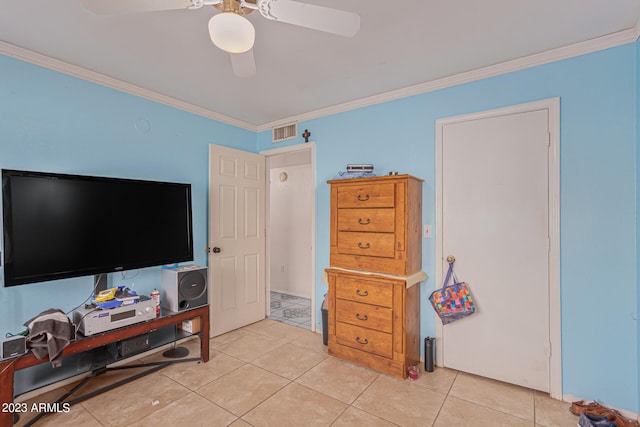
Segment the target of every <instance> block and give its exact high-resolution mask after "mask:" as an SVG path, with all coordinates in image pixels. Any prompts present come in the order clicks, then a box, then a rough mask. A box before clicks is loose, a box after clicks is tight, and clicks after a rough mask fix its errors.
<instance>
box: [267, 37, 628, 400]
mask: <svg viewBox="0 0 640 427" xmlns="http://www.w3.org/2000/svg"><path fill="white" fill-rule="evenodd" d="M635 70H636V46H635V44H628V45H625V46H621V47H617V48H613V49H608V50H605V51H601V52H597V53H592V54H589V55H584V56H580V57H577V58H572V59H568V60H564V61H560V62H556V63H552V64H548V65H544V66H539V67H535V68H530V69H527V70H523V71H518V72H513V73H510V74H506V75H503V76H499V77H494V78H490V79H485V80H482V81H478V82H473V83H468V84H464V85H459V86H456V87H452V88H447V89H443V90H440V91H435V92H430V93H425V94H421V95H416V96H413V97H410V98H405V99H401V100H396V101H392V102H388V103H385V104H380V105H375V106H371V107H367V108H362V109H358V110H354V111H349V112H345V113H341V114H336V115H333V116H329V117H323V118H319V119H315V120H309V121H306V122H302V123H300V124H299V128H300V129H305V128H307V129H309V130H310V131H311V133H312V137H311V140H313V141H315V142H316V143H317V182H316V185H317V188H316V190H317V201H316V206H317V212H316V215H317V218H316V222H317V234H316V238H317V249H316V250H317V259H316V265H317V279H316V280H317V284H318V285H317V295H316V301H322V296H323V295H324V293H325V292H326V285H325V284H324V283H323V282H322V275H321V274H322V270H323V269H324V268H326V267H327V266H328V265H329V209H328V204H329V186H328V185H327V184H326V182H325V181H326V180H327V179H330V178H332V177H333V176H334V175H335V174H336V173H337V172H338V171H339V170H343V169H344V168H345V165H346V164H347V163H373V164H374V165H375V168H376V172H377V173H378V174H386V173H387V172H388V171H390V170H394V171H400V172H401V173H410V174H412V175H415V176H417V177H420V178H423V179H424V180H425V182H424V192H423V206H424V208H423V223H424V224H432V225H433V224H434V218H435V210H434V205H435V193H434V188H433V185H434V179H435V163H434V147H435V120H436V119H438V118H443V117H450V116H456V115H460V114H465V113H470V112H476V111H482V110H487V109H493V108H499V107H504V106H509V105H514V104H520V103H526V102H530V101H535V100H540V99H545V98H552V97H558V96H559V97H560V98H561V101H560V103H561V143H560V144H561V148H560V157H561V159H560V163H561V177H560V180H561V184H560V185H561V288H562V290H561V292H562V294H561V295H562V344H563V345H562V352H563V353H562V356H563V393H564V394H567V395H572V396H578V397H584V398H587V399H598V400H600V401H602V402H604V403H607V404H610V405H612V406H616V407H619V408H624V409H628V410H632V411H634V412H636V411H637V409H638V339H639V335H638V324H637V320H636V313H637V308H638V298H637V293H638V292H637V290H638V286H637V283H638V282H637V277H636V266H637V257H636V231H635V230H636V202H635V191H636V184H637V183H636V144H637V140H636V121H637V117H636V107H637V97H636V79H637V75H636V72H635ZM271 147H272V144H271V141H270V132H262V133H260V134H259V136H258V149H259V150H265V149H268V148H271ZM434 230H435V227H434ZM423 254H424V255H423V270H425V271H426V273H427V274H428V276H429V279H428V280H427V281H426V282H425V283H424V284H423V285H422V289H421V291H422V295H423V298H422V314H421V316H422V321H421V332H422V337H423V338H424V337H425V336H428V335H431V336H433V335H434V334H435V317H434V314H433V310H432V309H431V307H430V306H429V305H428V303H427V300H426V296H427V295H428V294H429V293H430V292H431V290H433V288H434V286H435V283H434V279H433V278H434V276H435V266H434V263H435V252H434V240H433V239H423ZM496 268H499V266H498V265H496ZM614 295H615V296H616V297H615V300H614V301H610V302H609V301H608V300H607V297H609V296H610V297H614ZM620 296H622V297H620ZM317 318H318V319H319V318H320V316H319V315H318V317H317ZM318 326H319V325H318Z"/></svg>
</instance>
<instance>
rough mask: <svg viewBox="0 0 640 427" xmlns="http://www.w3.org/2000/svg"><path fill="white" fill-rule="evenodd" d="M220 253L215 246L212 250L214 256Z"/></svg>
mask: <svg viewBox="0 0 640 427" xmlns="http://www.w3.org/2000/svg"><path fill="white" fill-rule="evenodd" d="M220 251H221V249H220V248H219V247H217V246H216V247H214V248H213V253H214V254H219V253H220Z"/></svg>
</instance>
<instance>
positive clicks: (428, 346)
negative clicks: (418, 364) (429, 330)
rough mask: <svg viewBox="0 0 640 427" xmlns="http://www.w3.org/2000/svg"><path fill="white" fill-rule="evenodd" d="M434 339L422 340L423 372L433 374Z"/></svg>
mask: <svg viewBox="0 0 640 427" xmlns="http://www.w3.org/2000/svg"><path fill="white" fill-rule="evenodd" d="M434 341H435V338H431V337H426V338H425V339H424V370H425V371H426V372H433V344H434Z"/></svg>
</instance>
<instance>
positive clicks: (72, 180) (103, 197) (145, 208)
mask: <svg viewBox="0 0 640 427" xmlns="http://www.w3.org/2000/svg"><path fill="white" fill-rule="evenodd" d="M2 219H3V241H4V250H3V253H4V263H3V264H4V284H5V286H13V285H21V284H26V283H35V282H42V281H47V280H54V279H63V278H69V277H77V276H86V275H91V274H101V273H108V272H115V271H122V270H131V269H136V268H143V267H150V266H156V265H163V264H170V263H177V262H184V261H192V260H193V228H192V221H191V185H190V184H179V183H169V182H157V181H142V180H133V179H120V178H105V177H96V176H81V175H66V174H58V173H43V172H28V171H17V170H2Z"/></svg>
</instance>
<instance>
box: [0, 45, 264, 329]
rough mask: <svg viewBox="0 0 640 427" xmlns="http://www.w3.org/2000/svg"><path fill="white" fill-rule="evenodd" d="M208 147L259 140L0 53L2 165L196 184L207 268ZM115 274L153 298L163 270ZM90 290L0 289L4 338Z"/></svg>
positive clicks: (198, 234)
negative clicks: (35, 318) (37, 317)
mask: <svg viewBox="0 0 640 427" xmlns="http://www.w3.org/2000/svg"><path fill="white" fill-rule="evenodd" d="M209 144H219V145H227V146H234V147H236V148H239V149H243V150H248V151H254V150H255V147H256V135H255V133H254V132H251V131H247V130H243V129H239V128H236V127H234V126H229V125H226V124H222V123H219V122H216V121H213V120H210V119H207V118H204V117H201V116H197V115H194V114H189V113H186V112H184V111H181V110H177V109H174V108H170V107H167V106H165V105H161V104H158V103H155V102H151V101H148V100H145V99H142V98H139V97H135V96H132V95H128V94H125V93H122V92H119V91H116V90H113V89H109V88H106V87H103V86H100V85H97V84H93V83H90V82H87V81H84V80H79V79H76V78H73V77H70V76H67V75H64V74H60V73H57V72H54V71H50V70H47V69H44V68H41V67H37V66H34V65H31V64H27V63H25V62H22V61H18V60H15V59H12V58H9V57H6V56H1V55H0V168H7V169H26V170H39V171H51V172H63V173H74V174H87V175H101V176H114V177H122V178H136V179H149V180H158V181H174V182H186V183H191V184H192V192H193V222H194V224H193V230H194V247H195V259H194V263H196V264H199V265H206V263H207V258H206V256H205V255H206V254H205V253H204V248H205V246H206V244H207V203H208V196H207V188H208V184H207V181H208V168H209V165H208V146H209ZM123 208H126V206H123ZM114 238H115V237H114ZM96 244H99V242H96ZM2 274H3V273H2V269H0V281H2V282H4V280H3V277H2ZM111 276H112V277H111V279H112V280H113V282H114V284H125V285H127V286H132V285H134V286H135V289H136V290H138V291H139V292H142V293H146V294H148V293H149V292H150V291H151V290H152V289H153V288H154V287H156V286H158V283H160V268H159V267H156V268H146V269H141V270H137V271H136V272H129V273H128V275H127V276H126V277H128V278H126V279H124V280H122V275H121V274H112V275H111ZM92 289H93V282H92V277H82V278H76V279H71V280H59V281H53V282H47V283H37V284H31V285H25V286H17V287H10V288H5V287H0V334H2V337H4V334H5V333H7V332H11V333H16V332H20V331H22V330H24V329H25V328H24V327H23V326H22V323H23V322H25V321H26V320H28V319H30V318H31V317H33V316H35V315H37V314H38V313H40V312H41V311H43V310H45V309H47V308H51V307H53V308H60V309H62V310H64V311H68V310H71V309H72V308H74V307H75V306H76V305H79V304H81V303H83V302H84V299H85V298H87V297H88V296H89V294H90V293H91V290H92Z"/></svg>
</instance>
